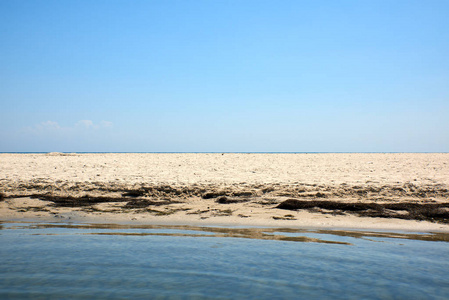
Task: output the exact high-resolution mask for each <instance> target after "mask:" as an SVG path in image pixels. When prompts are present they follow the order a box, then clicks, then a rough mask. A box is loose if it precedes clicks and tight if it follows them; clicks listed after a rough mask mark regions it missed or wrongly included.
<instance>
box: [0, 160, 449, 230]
mask: <svg viewBox="0 0 449 300" xmlns="http://www.w3.org/2000/svg"><path fill="white" fill-rule="evenodd" d="M448 187H449V154H447V153H434V154H410V153H397V154H236V153H223V154H221V153H185V154H178V153H173V154H61V153H50V154H0V192H1V194H2V196H0V197H1V198H2V199H1V200H0V220H24V219H41V220H47V221H63V222H67V221H69V220H70V221H74V222H77V221H80V222H119V223H124V222H125V223H126V222H132V223H146V224H162V223H164V224H216V225H254V226H283V227H285V226H286V227H338V228H366V229H369V228H371V229H400V230H411V231H449V189H448Z"/></svg>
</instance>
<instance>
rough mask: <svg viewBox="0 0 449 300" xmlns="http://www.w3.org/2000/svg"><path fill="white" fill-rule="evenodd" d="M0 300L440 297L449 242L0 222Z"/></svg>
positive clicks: (430, 237)
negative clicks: (31, 299)
mask: <svg viewBox="0 0 449 300" xmlns="http://www.w3.org/2000/svg"><path fill="white" fill-rule="evenodd" d="M1 229H2V230H0V258H1V264H0V298H1V299H8V298H12V299H27V298H33V299H85V298H95V299H101V298H104V299H123V298H133V299H148V298H168V299H171V298H173V299H189V298H194V299H201V298H217V299H231V298H232V299H235V298H252V299H272V298H326V299H327V298H336V299H351V298H352V299H360V298H363V299H379V298H382V299H390V298H392V299H398V298H399V299H403V298H408V299H423V298H425V299H429V298H431V299H447V298H448V297H449V279H448V278H449V235H447V234H431V233H404V232H402V233H392V232H368V231H344V230H310V229H307V230H306V229H288V228H237V227H231V228H230V227H226V228H224V227H195V226H131V225H129V226H128V225H114V224H61V223H56V224H47V223H2V224H1Z"/></svg>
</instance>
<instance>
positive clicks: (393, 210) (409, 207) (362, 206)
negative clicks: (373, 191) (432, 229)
mask: <svg viewBox="0 0 449 300" xmlns="http://www.w3.org/2000/svg"><path fill="white" fill-rule="evenodd" d="M276 208H279V209H286V210H301V209H305V210H312V211H313V210H315V209H325V210H330V211H333V212H334V213H335V214H341V213H342V212H348V213H353V214H357V215H359V216H364V217H380V218H399V219H406V220H420V221H431V222H441V223H449V209H448V208H449V203H448V202H445V203H422V204H420V203H412V202H402V203H385V204H382V203H360V202H351V203H347V202H336V201H317V200H309V201H307V200H297V199H288V200H286V201H284V202H282V203H280V204H279V205H278V206H276ZM399 211H403V212H407V213H406V214H403V213H399Z"/></svg>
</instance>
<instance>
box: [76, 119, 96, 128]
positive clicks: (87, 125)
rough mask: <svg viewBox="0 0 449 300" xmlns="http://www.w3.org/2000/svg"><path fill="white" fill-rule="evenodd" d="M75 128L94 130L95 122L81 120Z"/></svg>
mask: <svg viewBox="0 0 449 300" xmlns="http://www.w3.org/2000/svg"><path fill="white" fill-rule="evenodd" d="M75 127H81V128H85V129H89V128H93V127H94V122H92V121H91V120H80V121H78V122H77V123H76V124H75Z"/></svg>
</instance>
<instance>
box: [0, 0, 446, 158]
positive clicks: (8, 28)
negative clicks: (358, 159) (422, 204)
mask: <svg viewBox="0 0 449 300" xmlns="http://www.w3.org/2000/svg"><path fill="white" fill-rule="evenodd" d="M51 151H59V152H449V1H445V0H442V1H435V0H426V1H414V0H406V1H402V0H375V1H369V0H358V1H355V0H354V1H349V0H339V1H335V0H329V1H323V0H310V1H306V0H304V1H301V0H293V1H290V0H270V1H266V0H254V1H253V0H208V1H201V0H191V1H185V0H179V1H176V0H153V1H151V0H145V1H142V0H134V1H128V0H73V1H72V0H19V1H18V0H0V152H51Z"/></svg>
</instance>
